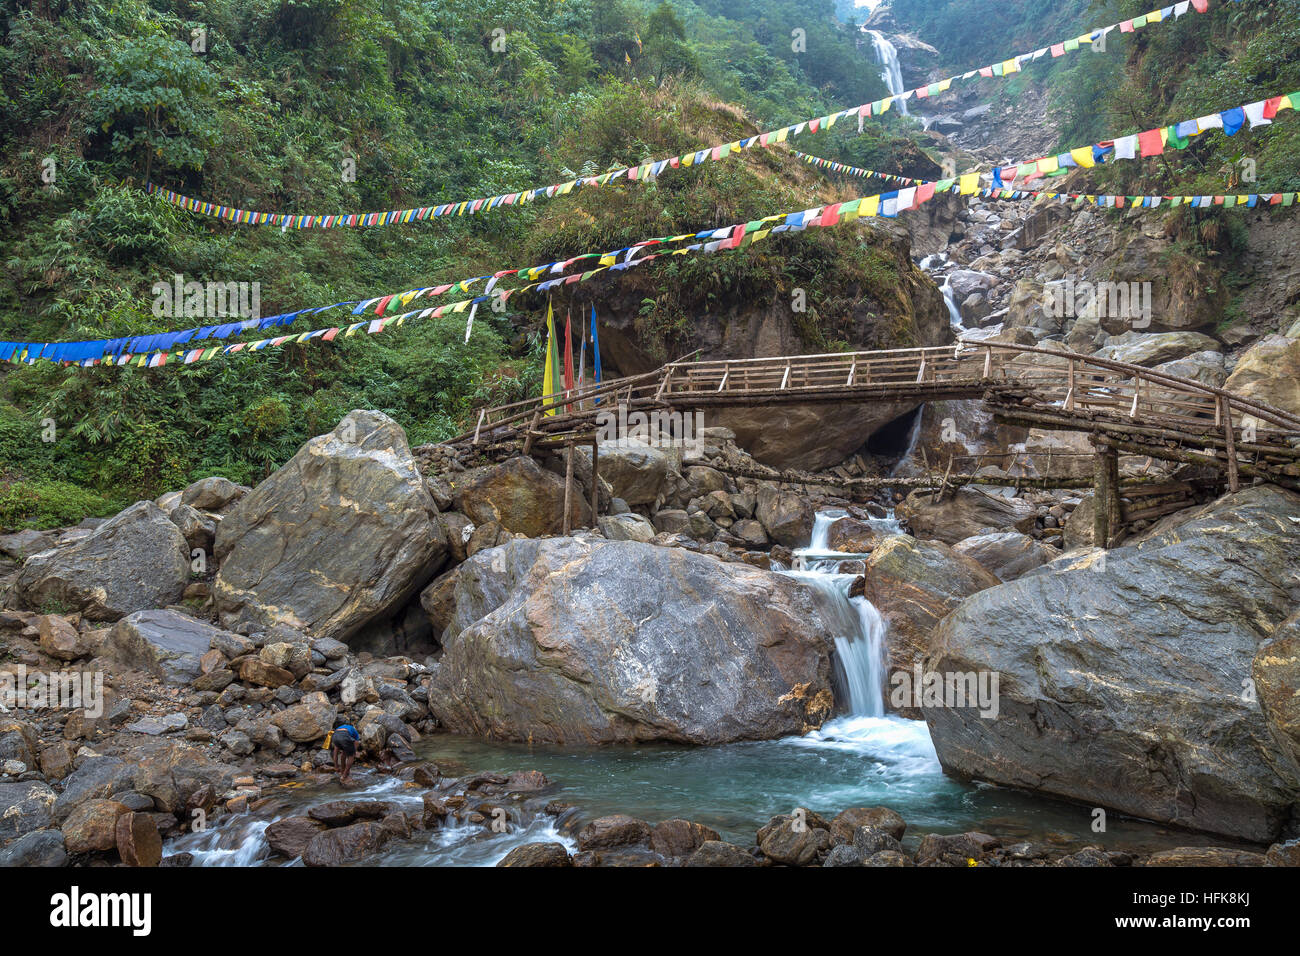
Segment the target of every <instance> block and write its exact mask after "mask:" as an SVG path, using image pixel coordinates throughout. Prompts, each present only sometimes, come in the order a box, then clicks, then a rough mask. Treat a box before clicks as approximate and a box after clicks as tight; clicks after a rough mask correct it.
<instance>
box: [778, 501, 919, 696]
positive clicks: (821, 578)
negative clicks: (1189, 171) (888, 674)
mask: <svg viewBox="0 0 1300 956" xmlns="http://www.w3.org/2000/svg"><path fill="white" fill-rule="evenodd" d="M846 515H847V512H845V511H837V510H831V511H820V512H818V513H817V515H816V517H815V518H814V519H813V531H812V539H811V541H809V543H808V547H806V548H799V549H798V550H796V551H795V553H794V554H795V566H794V569H792V570H790V571H787V572H785V573H787V574H789V575H790V576H791V577H795V578H798V579H799V580H800V581H803V582H804V583H805V584H808V585H809V586H811V587H814V588H816V589H817V590H818V591H820V592H821V593H822V595H823V596H824V598H825V600H824V601H823V612H824V613H825V615H826V617H827V619H828V622H829V623H830V624H831V626H832V627H833V628H834V629H835V668H836V675H835V676H836V681H837V683H838V684H839V687H840V689H841V690H843V692H844V694H845V696H846V697H847V699H848V704H849V712H850V714H852V715H853V716H854V717H883V716H884V715H885V699H884V681H885V622H884V620H883V619H882V618H881V616H880V612H879V611H877V610H876V608H875V606H874V605H873V604H872V603H871V602H870V601H868V600H867V599H866V598H864V597H849V589H850V588H851V587H852V585H853V582H854V581H855V580H856V579H857V577H858V576H857V575H856V574H840V573H839V572H838V570H837V569H838V567H839V565H840V562H842V561H851V560H854V559H857V558H863V557H865V555H861V554H849V553H847V552H842V551H831V550H830V548H829V540H830V537H829V536H830V526H831V525H832V524H834V523H835V522H836V521H838V520H839V519H840V518H843V517H845V516H846ZM870 523H871V524H872V525H873V526H875V527H877V528H879V529H880V530H882V531H885V532H887V533H891V532H897V531H898V522H897V521H895V520H894V519H892V518H873V519H870Z"/></svg>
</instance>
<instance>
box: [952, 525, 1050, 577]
mask: <svg viewBox="0 0 1300 956" xmlns="http://www.w3.org/2000/svg"><path fill="white" fill-rule="evenodd" d="M952 550H953V553H954V554H964V555H966V556H967V557H970V558H974V559H975V560H976V561H978V562H979V563H980V564H981V565H982V566H983V567H984V568H985V569H986V570H987V571H989V572H991V573H992V574H994V575H996V576H997V578H998V580H999V581H1014V580H1015V579H1016V578H1018V577H1020V575H1022V574H1024V573H1025V572H1026V571H1032V570H1033V569H1034V568H1037V567H1042V566H1043V565H1044V564H1046V563H1047V562H1048V561H1051V560H1052V559H1054V558H1057V557H1060V552H1058V551H1056V550H1055V549H1054V548H1051V547H1049V546H1048V545H1045V544H1043V543H1042V542H1040V541H1035V540H1034V539H1033V538H1031V537H1029V535H1027V534H1021V533H1020V532H1019V531H991V532H989V533H988V534H978V535H974V536H972V537H969V538H963V539H962V540H961V541H958V542H957V543H956V544H954V545H953V546H952Z"/></svg>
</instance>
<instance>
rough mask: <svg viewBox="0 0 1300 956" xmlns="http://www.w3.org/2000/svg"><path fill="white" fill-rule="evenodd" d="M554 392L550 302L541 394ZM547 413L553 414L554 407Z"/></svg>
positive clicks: (553, 336)
mask: <svg viewBox="0 0 1300 956" xmlns="http://www.w3.org/2000/svg"><path fill="white" fill-rule="evenodd" d="M554 392H555V315H554V313H553V312H552V311H551V303H550V302H547V303H546V371H545V372H544V373H543V374H542V394H543V395H551V394H554ZM546 414H547V415H554V414H555V409H553V408H552V409H548V410H547V412H546Z"/></svg>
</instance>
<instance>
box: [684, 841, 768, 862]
mask: <svg viewBox="0 0 1300 956" xmlns="http://www.w3.org/2000/svg"><path fill="white" fill-rule="evenodd" d="M685 865H686V866H758V860H757V859H755V858H754V855H753V854H752V853H750V852H748V851H747V850H745V849H744V847H739V846H736V844H734V843H724V842H723V841H721V840H708V841H706V842H705V843H702V844H700V848H699V849H698V850H696V851H695V852H694V853H692V854H691V855H690V857H689V858H688V859H687V861H686V863H685Z"/></svg>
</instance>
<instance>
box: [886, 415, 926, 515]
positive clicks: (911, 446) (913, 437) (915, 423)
mask: <svg viewBox="0 0 1300 956" xmlns="http://www.w3.org/2000/svg"><path fill="white" fill-rule="evenodd" d="M923 418H925V406H924V405H922V406H921V407H920V408H918V409H917V410H916V417H915V418H913V419H912V427H911V430H909V431H908V433H907V448H906V449H904V451H903V453H902V454H901V455H899V456H898V461H896V462H894V467H893V468H890V469H889V477H890V478H893V477H894V476H896V475H897V474H898V470H899V469H900V468H902V467H903V466H904V465H905V464H907V462H908V460H909V459H910V458H911V457H912V452H914V451H916V443H917V441H918V440H919V439H920V437H921V420H922V419H923ZM891 520H892V519H891ZM894 525H895V527H896V530H898V531H901V530H902V527H901V525H899V524H898V522H897V521H894Z"/></svg>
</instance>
